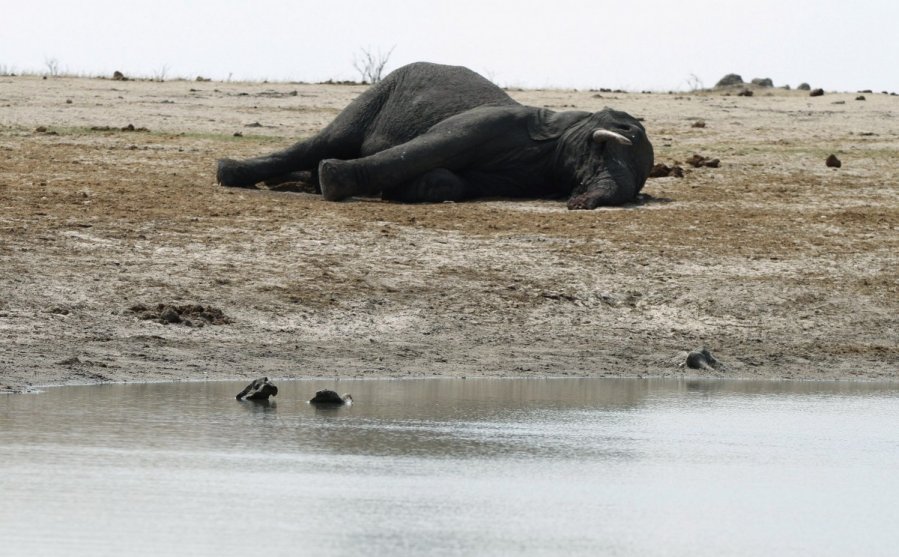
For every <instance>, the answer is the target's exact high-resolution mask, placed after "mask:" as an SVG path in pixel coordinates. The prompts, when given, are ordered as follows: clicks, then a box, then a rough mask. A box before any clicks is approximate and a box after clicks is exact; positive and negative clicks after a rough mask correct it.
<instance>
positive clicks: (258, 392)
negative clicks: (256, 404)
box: [235, 377, 278, 400]
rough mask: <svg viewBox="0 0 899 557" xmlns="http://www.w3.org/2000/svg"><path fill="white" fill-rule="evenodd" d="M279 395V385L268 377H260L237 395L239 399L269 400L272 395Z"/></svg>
mask: <svg viewBox="0 0 899 557" xmlns="http://www.w3.org/2000/svg"><path fill="white" fill-rule="evenodd" d="M277 395H278V387H276V386H275V385H274V384H273V383H271V382H270V381H269V380H268V377H260V378H259V379H256V380H255V381H253V382H252V383H250V384H249V385H247V386H246V388H245V389H244V390H242V391H240V393H238V394H237V396H236V397H235V398H236V399H237V400H241V399H243V398H246V399H247V400H268V397H270V396H277Z"/></svg>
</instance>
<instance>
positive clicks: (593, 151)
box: [216, 62, 653, 209]
mask: <svg viewBox="0 0 899 557" xmlns="http://www.w3.org/2000/svg"><path fill="white" fill-rule="evenodd" d="M652 165H653V149H652V144H651V143H650V141H649V139H648V137H647V135H646V130H645V129H644V127H643V125H642V124H641V123H640V121H638V120H637V119H636V118H634V117H633V116H631V115H629V114H627V113H625V112H621V111H618V110H613V109H611V108H608V107H606V108H604V109H602V110H600V111H599V112H594V113H590V112H584V111H579V110H572V111H562V112H555V111H552V110H548V109H545V108H536V107H530V106H525V105H522V104H520V103H518V102H517V101H515V100H514V99H512V98H511V97H510V96H509V95H508V94H507V93H506V92H505V91H504V90H502V89H501V88H499V87H497V86H496V85H494V84H493V83H492V82H490V81H489V80H488V79H486V78H484V77H483V76H481V75H479V74H477V73H475V72H474V71H472V70H469V69H468V68H465V67H461V66H446V65H440V64H433V63H428V62H416V63H413V64H409V65H407V66H403V67H401V68H399V69H397V70H395V71H393V72H392V73H390V74H389V75H388V76H387V77H385V78H384V79H383V80H381V81H380V82H378V83H377V84H375V85H373V86H371V87H370V88H368V89H367V90H366V91H365V92H363V93H362V94H360V95H359V96H358V97H357V98H356V99H355V100H353V101H352V102H351V103H350V104H349V105H348V106H347V107H346V108H344V109H343V111H342V112H340V113H339V114H338V115H337V117H336V118H335V119H334V120H333V121H332V122H331V123H330V124H328V125H327V126H326V127H325V128H324V129H322V130H321V131H320V132H319V133H318V134H316V135H314V136H312V137H310V138H308V139H306V140H303V141H299V142H297V143H295V144H294V145H292V146H291V147H288V148H286V149H284V150H282V151H277V152H275V153H272V154H270V155H265V156H260V157H256V158H250V159H245V160H234V159H227V158H225V159H221V160H219V161H218V164H217V172H216V178H217V180H218V182H219V183H220V184H221V185H223V186H231V187H245V188H253V187H256V184H258V183H260V182H264V181H265V182H268V183H277V182H279V181H287V180H289V179H291V177H296V176H297V173H299V172H301V171H306V172H307V173H306V176H307V177H309V179H310V180H311V182H312V183H313V184H314V185H315V186H316V191H320V192H321V195H322V197H323V198H324V199H326V200H328V201H340V200H344V199H347V198H350V197H356V196H360V197H377V196H380V197H381V198H382V199H385V200H391V201H396V202H405V203H416V202H430V203H438V202H447V201H462V200H468V199H475V198H483V197H502V198H545V199H546V198H549V199H553V198H564V197H566V196H567V197H568V208H569V209H594V208H596V207H598V206H601V205H621V204H624V203H628V202H631V201H634V200H635V199H636V197H637V194H638V193H639V192H640V190H641V188H642V187H643V185H644V183H645V182H646V179H647V177H648V176H649V172H650V170H651V169H652Z"/></svg>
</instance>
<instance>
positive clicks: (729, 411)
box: [0, 379, 899, 557]
mask: <svg viewBox="0 0 899 557" xmlns="http://www.w3.org/2000/svg"><path fill="white" fill-rule="evenodd" d="M244 384H245V383H229V382H209V383H179V384H142V385H102V386H92V387H66V388H53V389H47V390H46V392H44V393H41V394H33V395H20V396H5V397H0V544H2V545H0V554H4V555H6V554H9V555H54V556H55V555H91V556H99V555H115V556H117V557H118V556H121V555H153V556H158V555H176V554H181V555H188V554H189V555H246V554H248V553H249V552H254V553H257V552H263V553H264V554H265V555H270V556H274V555H302V554H311V553H313V552H314V553H316V554H318V555H348V554H351V553H355V554H362V555H387V554H391V555H419V554H429V555H474V554H477V555H597V554H606V555H722V554H727V555H759V554H765V553H768V554H777V555H812V554H814V555H895V551H896V548H897V547H899V534H897V531H899V529H897V527H896V525H897V524H899V503H897V501H899V479H897V469H899V428H897V425H899V419H897V418H899V406H897V403H899V385H896V384H874V383H809V382H801V383H795V382H755V381H714V380H701V381H691V380H659V379H652V380H633V379H621V380H616V379H466V380H462V379H446V380H444V379H427V380H341V381H339V382H335V381H324V380H315V381H313V380H309V381H293V382H279V383H278V385H279V388H280V393H279V395H278V397H277V398H275V399H273V402H272V403H270V404H260V403H252V402H237V401H235V400H234V395H235V394H236V393H237V392H238V391H240V389H241V388H242V387H243V386H244ZM323 387H329V388H335V387H336V390H338V391H340V392H350V393H352V394H353V397H354V399H355V403H354V404H353V405H352V406H350V407H343V408H339V409H327V410H322V409H316V408H314V407H311V406H309V405H308V404H306V403H305V400H307V399H308V398H309V397H310V396H311V395H312V394H313V393H314V392H315V390H316V389H318V388H323ZM7 551H9V552H10V553H7Z"/></svg>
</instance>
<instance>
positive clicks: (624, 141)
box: [593, 129, 633, 145]
mask: <svg viewBox="0 0 899 557" xmlns="http://www.w3.org/2000/svg"><path fill="white" fill-rule="evenodd" d="M609 140H612V141H615V142H617V143H620V144H621V145H633V143H632V142H631V140H630V139H628V138H626V137H624V136H623V135H621V134H620V133H615V132H613V131H612V130H603V129H599V130H596V131H594V132H593V141H595V142H597V143H605V142H606V141H609Z"/></svg>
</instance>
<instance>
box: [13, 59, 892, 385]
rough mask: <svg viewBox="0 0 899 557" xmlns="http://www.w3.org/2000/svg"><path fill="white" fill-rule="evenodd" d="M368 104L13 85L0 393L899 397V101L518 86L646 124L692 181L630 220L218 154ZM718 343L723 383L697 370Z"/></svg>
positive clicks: (255, 148)
mask: <svg viewBox="0 0 899 557" xmlns="http://www.w3.org/2000/svg"><path fill="white" fill-rule="evenodd" d="M360 91H362V87H361V86H348V85H330V84H317V85H310V84H290V83H216V82H194V81H167V82H152V81H113V80H109V79H87V78H49V79H41V78H40V77H34V76H25V77H21V76H19V77H15V76H5V77H0V390H6V391H16V390H23V389H28V388H30V387H34V386H41V385H53V384H72V383H95V382H106V381H159V380H196V379H232V378H254V377H257V376H261V375H267V376H269V377H273V378H292V377H306V376H328V377H358V376H364V377H369V376H370V377H407V376H432V375H442V376H550V377H554V376H640V375H642V376H716V377H734V378H758V377H763V378H790V379H856V378H863V379H891V380H895V379H897V378H899V97H896V96H889V95H884V94H880V93H873V94H872V93H865V94H864V95H863V96H864V100H860V99H858V97H859V95H858V93H854V92H853V93H827V94H825V95H823V96H820V97H810V96H809V95H808V93H807V92H802V91H783V90H779V89H758V90H756V91H755V95H754V96H751V97H738V96H735V95H733V94H730V95H725V94H724V93H723V92H721V91H709V92H693V93H676V94H667V93H651V94H650V93H614V92H597V91H557V90H542V91H511V92H510V93H511V94H512V96H513V97H515V98H516V99H518V100H519V101H521V102H523V103H525V104H530V105H534V106H545V107H549V108H552V109H556V110H565V109H573V108H576V109H582V110H598V109H600V108H602V107H603V106H611V107H614V108H617V109H621V110H625V111H628V112H630V113H631V114H633V115H635V116H638V117H640V118H642V119H643V121H644V125H645V126H646V128H647V131H648V133H649V136H650V139H651V140H652V141H653V144H654V146H655V152H656V161H657V162H659V163H665V164H668V165H672V164H675V163H679V164H680V166H682V167H683V168H684V170H685V175H684V177H682V178H678V177H665V178H652V179H650V180H649V182H648V183H647V185H646V187H645V189H644V193H645V194H647V196H646V197H645V198H644V199H643V200H642V202H641V203H639V204H636V205H633V206H629V207H623V208H607V209H599V210H596V211H589V212H581V211H574V212H572V211H568V210H567V209H566V208H565V203H564V201H508V200H487V201H478V202H468V203H456V204H438V205H399V204H391V203H386V202H382V201H379V200H352V201H349V202H342V203H330V202H326V201H323V200H322V199H321V198H320V197H319V196H316V195H314V194H309V193H302V192H294V191H269V190H266V189H260V190H235V189H226V188H222V187H220V186H218V185H216V184H215V178H214V163H215V160H216V159H218V158H221V157H247V156H255V155H258V154H263V153H266V152H269V151H272V150H275V149H278V148H281V147H284V146H287V145H289V144H290V143H292V142H294V141H296V140H297V139H300V138H303V137H306V136H309V135H311V134H313V133H315V132H316V131H317V130H318V129H320V128H321V127H323V126H324V125H325V124H326V123H327V122H329V121H330V120H331V119H332V118H333V117H334V115H335V114H337V112H338V111H339V110H340V109H341V108H342V107H343V106H345V105H346V104H347V103H348V102H349V101H350V100H351V99H352V98H354V97H355V96H356V95H358V94H359V93H360ZM703 125H704V126H703ZM694 154H699V155H702V156H705V157H709V158H717V159H719V160H720V165H719V166H718V167H717V168H711V167H701V168H693V167H692V166H689V165H687V164H685V161H686V160H687V159H688V158H689V157H691V156H692V155H694ZM830 154H834V155H836V156H837V157H838V158H839V159H840V160H841V161H842V167H841V168H829V167H827V166H825V162H824V161H825V159H826V158H827V157H828V155H830ZM702 346H705V347H707V348H708V349H709V350H710V351H711V352H712V353H713V354H714V355H715V356H716V357H717V358H718V359H719V360H720V361H721V362H722V363H723V366H722V367H719V368H717V369H700V370H696V369H689V368H687V367H685V366H684V359H685V357H686V354H687V351H689V350H693V349H696V348H699V347H702Z"/></svg>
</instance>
